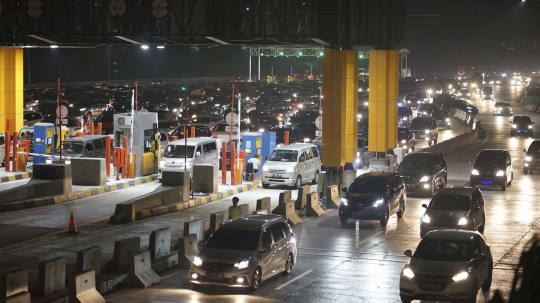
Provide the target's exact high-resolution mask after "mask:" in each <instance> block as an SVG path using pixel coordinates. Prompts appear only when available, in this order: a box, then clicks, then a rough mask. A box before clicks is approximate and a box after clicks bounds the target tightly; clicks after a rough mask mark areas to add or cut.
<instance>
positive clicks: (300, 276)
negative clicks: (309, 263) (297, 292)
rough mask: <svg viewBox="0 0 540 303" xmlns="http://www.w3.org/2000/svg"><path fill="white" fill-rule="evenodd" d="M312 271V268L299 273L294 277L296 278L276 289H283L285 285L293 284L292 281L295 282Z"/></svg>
mask: <svg viewBox="0 0 540 303" xmlns="http://www.w3.org/2000/svg"><path fill="white" fill-rule="evenodd" d="M312 271H313V270H312V269H310V270H308V271H306V272H305V273H303V274H301V275H299V276H298V277H296V278H294V279H292V280H289V281H288V282H286V283H283V284H281V285H280V286H278V287H276V290H280V289H282V288H283V287H285V286H287V285H289V284H291V283H292V282H294V281H296V280H298V279H301V278H302V277H304V276H305V275H307V274H309V273H310V272H312Z"/></svg>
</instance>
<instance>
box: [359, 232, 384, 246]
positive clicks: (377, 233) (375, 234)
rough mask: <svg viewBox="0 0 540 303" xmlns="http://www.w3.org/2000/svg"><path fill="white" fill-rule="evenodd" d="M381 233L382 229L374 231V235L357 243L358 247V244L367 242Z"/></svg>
mask: <svg viewBox="0 0 540 303" xmlns="http://www.w3.org/2000/svg"><path fill="white" fill-rule="evenodd" d="M380 234H382V230H379V231H378V232H376V233H374V234H373V235H371V236H369V237H367V238H365V239H364V240H362V241H360V242H358V243H356V247H358V246H360V245H362V244H364V243H366V241H369V240H371V239H372V238H375V237H376V236H378V235H380Z"/></svg>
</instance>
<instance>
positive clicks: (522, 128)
mask: <svg viewBox="0 0 540 303" xmlns="http://www.w3.org/2000/svg"><path fill="white" fill-rule="evenodd" d="M510 124H512V128H511V129H510V136H515V135H516V133H517V134H523V133H527V135H528V136H529V137H532V136H533V124H534V122H532V121H531V118H530V117H529V116H514V119H512V120H511V121H510Z"/></svg>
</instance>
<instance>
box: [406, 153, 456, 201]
mask: <svg viewBox="0 0 540 303" xmlns="http://www.w3.org/2000/svg"><path fill="white" fill-rule="evenodd" d="M398 173H399V175H400V176H401V179H403V182H405V187H407V192H408V193H411V192H419V193H422V194H427V195H428V196H430V197H431V196H433V195H434V194H435V192H437V190H440V189H442V188H445V187H446V183H447V179H448V167H447V166H446V160H445V159H444V156H443V154H441V153H429V152H418V153H413V154H408V155H407V156H405V157H404V158H403V160H402V161H401V163H399V166H398Z"/></svg>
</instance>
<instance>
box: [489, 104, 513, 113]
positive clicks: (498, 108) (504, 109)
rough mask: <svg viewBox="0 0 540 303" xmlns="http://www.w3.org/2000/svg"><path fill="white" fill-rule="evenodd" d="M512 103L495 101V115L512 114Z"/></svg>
mask: <svg viewBox="0 0 540 303" xmlns="http://www.w3.org/2000/svg"><path fill="white" fill-rule="evenodd" d="M512 107H513V106H512V105H510V103H508V102H497V103H495V107H493V115H496V116H501V115H508V116H512V115H513V114H514V112H513V111H512Z"/></svg>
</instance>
